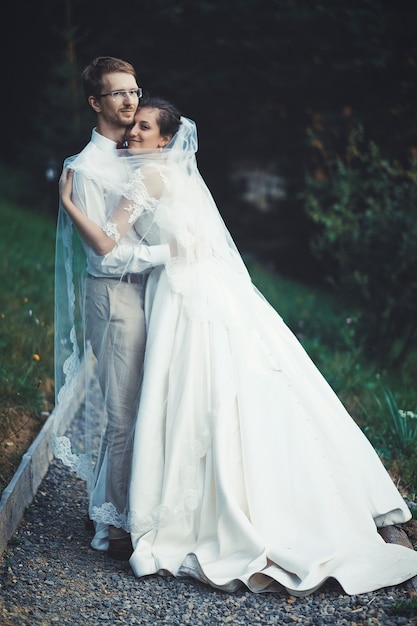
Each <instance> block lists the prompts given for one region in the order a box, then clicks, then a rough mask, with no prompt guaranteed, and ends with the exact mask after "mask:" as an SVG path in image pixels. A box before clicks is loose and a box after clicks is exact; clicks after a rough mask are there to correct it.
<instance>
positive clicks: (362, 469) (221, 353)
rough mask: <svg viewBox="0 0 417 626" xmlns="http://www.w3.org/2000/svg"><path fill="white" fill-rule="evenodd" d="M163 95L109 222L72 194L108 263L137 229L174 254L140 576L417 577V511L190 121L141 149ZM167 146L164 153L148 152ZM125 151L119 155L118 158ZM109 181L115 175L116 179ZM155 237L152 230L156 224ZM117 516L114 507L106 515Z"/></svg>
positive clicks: (162, 327) (152, 412)
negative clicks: (209, 180) (310, 336)
mask: <svg viewBox="0 0 417 626" xmlns="http://www.w3.org/2000/svg"><path fill="white" fill-rule="evenodd" d="M163 104H164V101H161V100H159V99H152V98H151V99H149V100H148V101H144V102H142V103H141V105H140V107H139V109H138V113H137V116H136V119H135V126H134V127H133V128H132V129H131V131H129V137H128V139H129V143H128V146H129V148H128V150H127V151H126V152H123V151H120V152H121V154H120V155H119V156H118V157H117V159H118V160H119V162H121V163H123V167H125V168H126V171H128V172H129V173H130V181H129V183H128V184H127V185H126V188H125V189H124V190H123V193H122V194H121V195H122V196H123V197H122V200H121V202H120V205H119V207H118V208H117V209H116V210H115V212H114V213H113V214H112V215H111V216H110V218H109V221H108V222H107V224H106V225H105V226H104V227H103V228H100V227H99V226H97V225H95V224H94V223H92V222H90V221H89V220H88V219H87V218H86V217H85V216H84V215H83V214H82V213H81V212H80V211H79V210H78V209H77V207H76V206H75V205H74V204H73V203H72V201H71V175H70V173H68V172H65V173H64V174H63V177H62V180H61V197H62V203H63V205H64V207H65V209H66V210H67V211H68V213H69V215H70V216H71V219H72V220H73V221H74V224H75V225H76V227H77V228H78V230H79V232H80V233H81V236H84V237H88V238H89V240H90V242H91V241H93V242H95V245H96V247H97V251H98V253H99V254H102V255H104V256H106V255H111V254H112V250H113V249H114V248H115V247H116V246H117V245H119V244H120V242H121V241H123V235H124V234H125V233H126V232H127V231H128V229H130V228H137V227H138V226H139V225H140V229H139V228H138V232H140V233H141V236H145V237H150V239H151V240H152V241H153V242H155V243H165V244H169V245H170V248H171V250H172V256H171V258H170V260H169V261H168V262H166V264H165V265H163V266H160V267H158V268H156V269H154V270H153V271H152V272H151V274H150V276H149V279H148V282H147V291H146V301H145V309H146V319H147V347H146V355H145V366H144V377H143V382H142V392H141V398H140V403H139V409H138V415H137V423H136V427H135V432H134V435H133V436H134V453H133V461H132V470H131V483H130V502H129V510H130V513H129V531H130V533H131V539H132V546H133V554H132V556H131V558H130V565H131V567H132V569H133V571H134V572H135V574H136V575H137V576H144V575H149V574H155V573H161V574H164V573H167V572H168V573H171V574H173V575H175V576H192V577H194V578H197V579H199V580H200V581H204V582H206V583H208V584H209V585H211V586H213V587H216V588H220V589H222V590H225V591H233V590H235V589H237V588H238V587H239V586H240V585H241V584H242V583H243V584H244V585H246V586H247V587H248V588H249V589H250V590H253V591H255V592H261V591H281V590H284V589H286V590H287V591H289V592H290V593H291V594H292V595H299V596H302V595H307V594H309V593H311V592H313V591H314V590H315V589H317V588H318V587H319V586H320V585H322V584H323V583H324V582H325V581H326V580H327V579H328V578H334V579H336V580H337V581H338V582H339V583H340V584H341V586H342V587H343V589H344V590H345V592H346V593H348V594H358V593H364V592H368V591H373V590H375V589H379V588H382V587H385V586H390V585H395V584H399V583H401V582H403V581H405V580H408V579H410V578H411V577H413V576H415V575H416V574H417V553H416V552H414V551H413V550H410V549H409V548H406V547H403V546H400V545H394V544H388V543H385V542H384V540H383V539H382V537H381V536H380V534H379V533H378V527H385V526H389V525H393V524H400V523H403V522H405V521H407V520H409V519H410V518H411V514H410V512H409V510H408V508H407V506H406V504H405V502H404V501H403V499H402V497H401V495H400V494H399V493H398V491H397V489H396V488H395V486H394V484H393V482H392V480H391V478H390V476H389V475H388V473H387V472H386V470H385V469H384V467H383V465H382V463H381V461H380V459H379V458H378V456H377V454H376V453H375V451H374V449H373V448H372V446H371V445H370V443H369V441H368V440H367V438H366V437H365V436H364V434H363V433H362V432H361V430H360V429H359V428H358V426H357V425H356V424H355V422H354V421H353V419H352V418H351V417H350V415H349V414H348V413H347V412H346V410H345V408H344V407H343V405H342V404H341V402H340V401H339V399H338V398H337V396H336V395H335V393H334V392H333V390H332V389H331V388H330V386H329V385H328V383H327V382H326V381H325V379H324V378H323V376H322V375H321V374H320V372H319V371H318V370H317V368H316V367H315V365H314V364H313V362H312V361H311V360H310V358H309V357H308V355H307V354H306V352H305V351H304V349H303V348H302V346H301V344H300V343H299V342H298V341H297V339H296V338H295V336H294V335H293V334H292V332H291V331H290V330H289V329H288V328H287V326H286V325H285V324H284V322H283V320H282V319H281V317H280V316H279V315H278V314H277V312H276V311H275V310H274V309H273V308H272V307H271V306H270V304H269V303H268V302H267V301H266V300H265V299H264V298H263V296H262V295H261V294H260V293H259V291H258V290H257V289H256V288H255V287H254V285H253V284H252V282H251V279H250V276H249V274H248V272H247V270H246V267H245V265H244V263H243V261H242V259H241V257H240V255H239V253H238V250H237V249H236V246H235V245H234V243H233V240H232V238H231V236H230V234H229V232H228V231H227V229H226V227H225V225H224V223H223V221H222V219H221V217H220V214H219V212H218V210H217V207H216V205H215V202H214V200H213V198H212V196H211V194H210V192H209V190H208V188H207V187H206V185H205V183H204V181H203V179H202V177H201V175H200V174H199V171H198V168H197V164H196V158H195V153H196V151H197V133H196V127H195V124H194V122H193V121H192V120H190V119H187V118H185V117H182V118H181V124H180V126H179V130H178V132H177V133H176V134H175V135H174V136H173V137H172V138H171V140H170V142H169V143H168V144H167V146H166V147H165V148H164V149H163V150H162V151H158V150H156V145H157V142H155V143H154V144H153V146H149V142H148V143H147V144H142V145H146V146H147V147H148V149H146V150H144V149H142V150H138V149H137V147H138V146H140V145H141V142H142V139H143V137H144V136H146V133H147V132H148V133H149V131H150V130H152V129H153V130H155V129H156V131H157V134H158V128H159V116H160V113H161V109H163V108H164V106H163ZM152 147H153V148H154V149H149V148H152ZM115 158H116V157H115ZM103 176H105V173H103ZM144 232H145V233H146V234H145V235H143V233H144ZM93 518H94V519H95V520H96V522H98V523H100V522H101V523H103V522H105V515H104V512H103V510H102V507H100V506H99V505H98V506H96V508H95V509H94V511H93Z"/></svg>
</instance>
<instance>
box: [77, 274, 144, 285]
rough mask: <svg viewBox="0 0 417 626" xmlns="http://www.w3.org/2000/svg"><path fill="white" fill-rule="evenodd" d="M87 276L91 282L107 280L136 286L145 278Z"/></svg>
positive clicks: (140, 275) (141, 275)
mask: <svg viewBox="0 0 417 626" xmlns="http://www.w3.org/2000/svg"><path fill="white" fill-rule="evenodd" d="M87 276H88V278H92V279H93V280H101V279H102V278H104V279H107V278H109V279H110V280H118V281H119V282H122V283H134V284H136V285H141V284H142V283H143V282H144V280H145V276H144V275H143V274H123V276H93V275H92V274H87Z"/></svg>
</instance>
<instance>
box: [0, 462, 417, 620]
mask: <svg viewBox="0 0 417 626" xmlns="http://www.w3.org/2000/svg"><path fill="white" fill-rule="evenodd" d="M86 508H87V501H86V497H85V491H84V484H83V483H82V482H81V481H80V480H78V479H77V478H76V477H75V476H74V475H72V474H70V472H69V471H68V469H67V468H65V467H64V466H63V465H62V463H61V462H60V461H54V462H53V463H52V464H51V466H50V469H49V471H48V474H47V475H46V477H45V479H44V481H43V482H42V484H41V486H40V489H39V491H38V493H37V495H36V498H35V500H34V501H33V503H32V505H31V506H30V507H29V508H28V509H27V511H26V513H25V516H24V518H23V520H22V521H21V523H20V525H19V527H18V529H17V531H16V532H15V534H14V536H13V538H12V540H11V541H10V543H9V546H8V547H7V549H6V551H5V552H4V554H3V555H2V556H1V557H0V581H1V583H0V584H1V592H0V593H1V596H0V624H1V626H11V625H13V626H15V625H18V626H34V625H36V626H51V625H53V624H60V625H65V624H71V625H77V626H78V625H84V626H96V625H97V626H110V625H111V626H116V625H127V624H128V625H129V626H131V625H135V624H149V625H152V626H155V625H156V624H168V625H170V626H182V625H189V624H190V625H192V626H203V625H204V626H214V625H217V624H231V625H232V626H240V625H245V626H248V625H256V624H260V625H262V626H264V625H265V626H266V625H269V624H273V625H276V626H282V625H285V624H303V625H304V626H307V625H317V626H319V625H320V626H322V625H324V624H337V625H338V626H339V625H340V626H342V625H350V626H360V625H371V624H373V625H380V624H383V625H389V626H394V625H398V626H399V625H403V624H404V625H405V624H417V616H416V615H414V616H412V617H410V616H408V617H407V616H404V615H399V614H398V613H397V612H395V611H394V607H393V605H394V604H395V603H398V602H403V601H406V600H407V593H406V591H405V589H404V587H398V588H389V589H385V590H382V591H378V592H376V593H368V594H364V595H360V596H346V595H344V594H343V593H342V592H341V589H340V587H339V586H338V585H337V584H336V583H334V582H333V583H328V584H326V585H325V586H324V587H323V588H322V589H320V590H319V591H318V592H316V593H315V594H313V595H312V596H310V597H308V598H303V599H299V598H298V599H296V598H292V597H289V596H282V595H280V594H253V593H250V592H248V591H246V589H242V590H241V591H239V592H236V593H234V594H225V593H223V592H220V591H216V590H213V589H211V588H208V587H205V586H204V585H202V584H200V583H198V582H195V581H192V580H186V579H175V578H173V577H166V578H165V577H160V576H150V577H146V578H142V579H137V578H135V576H134V575H133V573H132V571H131V570H130V567H129V565H128V564H127V563H118V562H116V561H111V560H110V559H108V557H107V555H106V554H102V553H98V552H96V551H94V550H92V549H91V548H90V547H89V539H90V536H89V532H88V531H87V530H86V528H85V524H84V521H85V512H86Z"/></svg>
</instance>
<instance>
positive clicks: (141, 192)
mask: <svg viewBox="0 0 417 626" xmlns="http://www.w3.org/2000/svg"><path fill="white" fill-rule="evenodd" d="M155 169H156V170H158V172H159V173H160V174H161V170H160V168H159V167H157V166H156V165H155ZM161 175H162V174H161ZM123 195H124V196H125V197H126V198H129V200H131V201H132V204H130V205H129V206H128V207H126V209H125V210H126V211H129V212H130V213H131V215H130V217H129V224H132V223H134V222H136V220H137V219H138V217H139V216H140V215H141V214H142V213H143V211H145V210H146V211H152V212H154V211H155V210H156V208H157V206H158V204H159V199H158V198H154V197H152V196H150V195H149V191H148V188H147V186H146V184H145V175H144V174H143V172H142V171H141V168H139V169H137V170H136V172H135V173H134V175H133V177H132V178H131V180H130V181H129V184H128V186H127V189H126V191H125V192H124V193H123Z"/></svg>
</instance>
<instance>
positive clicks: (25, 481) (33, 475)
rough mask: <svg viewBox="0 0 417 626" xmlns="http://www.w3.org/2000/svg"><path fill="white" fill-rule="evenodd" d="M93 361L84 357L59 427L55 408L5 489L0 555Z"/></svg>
mask: <svg viewBox="0 0 417 626" xmlns="http://www.w3.org/2000/svg"><path fill="white" fill-rule="evenodd" d="M91 366H92V362H91V360H90V359H86V360H84V361H83V362H82V363H81V366H80V368H79V370H78V376H77V379H76V382H75V391H76V392H75V393H74V396H73V397H75V398H77V401H76V402H72V403H71V406H70V407H68V406H67V407H66V410H65V417H62V416H61V417H60V420H59V427H58V428H55V418H56V412H55V409H54V410H53V411H52V412H51V414H50V416H49V417H48V419H47V420H46V422H45V424H44V425H43V427H42V429H41V430H40V432H39V434H38V435H37V437H36V439H35V440H34V441H33V443H32V444H31V445H30V447H29V448H28V450H27V452H25V454H24V455H23V456H22V460H21V462H20V465H19V467H18V468H17V470H16V473H15V474H14V476H13V478H12V479H11V481H10V482H9V484H8V485H7V487H6V488H5V489H4V491H3V493H2V496H1V500H0V555H1V554H2V553H3V552H4V549H5V548H6V546H7V544H8V542H9V541H10V539H11V537H12V535H13V533H14V531H15V530H16V528H17V527H18V525H19V523H20V521H21V519H22V517H23V515H24V512H25V509H26V507H28V506H29V505H30V503H31V502H32V500H33V498H34V497H35V495H36V492H37V490H38V488H39V485H40V484H41V482H42V480H43V478H44V477H45V475H46V473H47V471H48V469H49V465H50V463H51V461H52V459H53V457H54V452H53V439H54V436H56V435H58V436H60V435H63V434H64V432H65V431H66V430H67V428H68V427H69V426H70V424H71V422H72V420H73V419H74V417H75V415H76V414H77V412H78V409H79V407H80V405H81V404H82V402H83V399H84V393H83V391H82V390H84V389H85V387H82V386H81V383H82V381H83V379H84V377H85V376H86V375H87V376H88V374H89V372H90V368H91Z"/></svg>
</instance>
